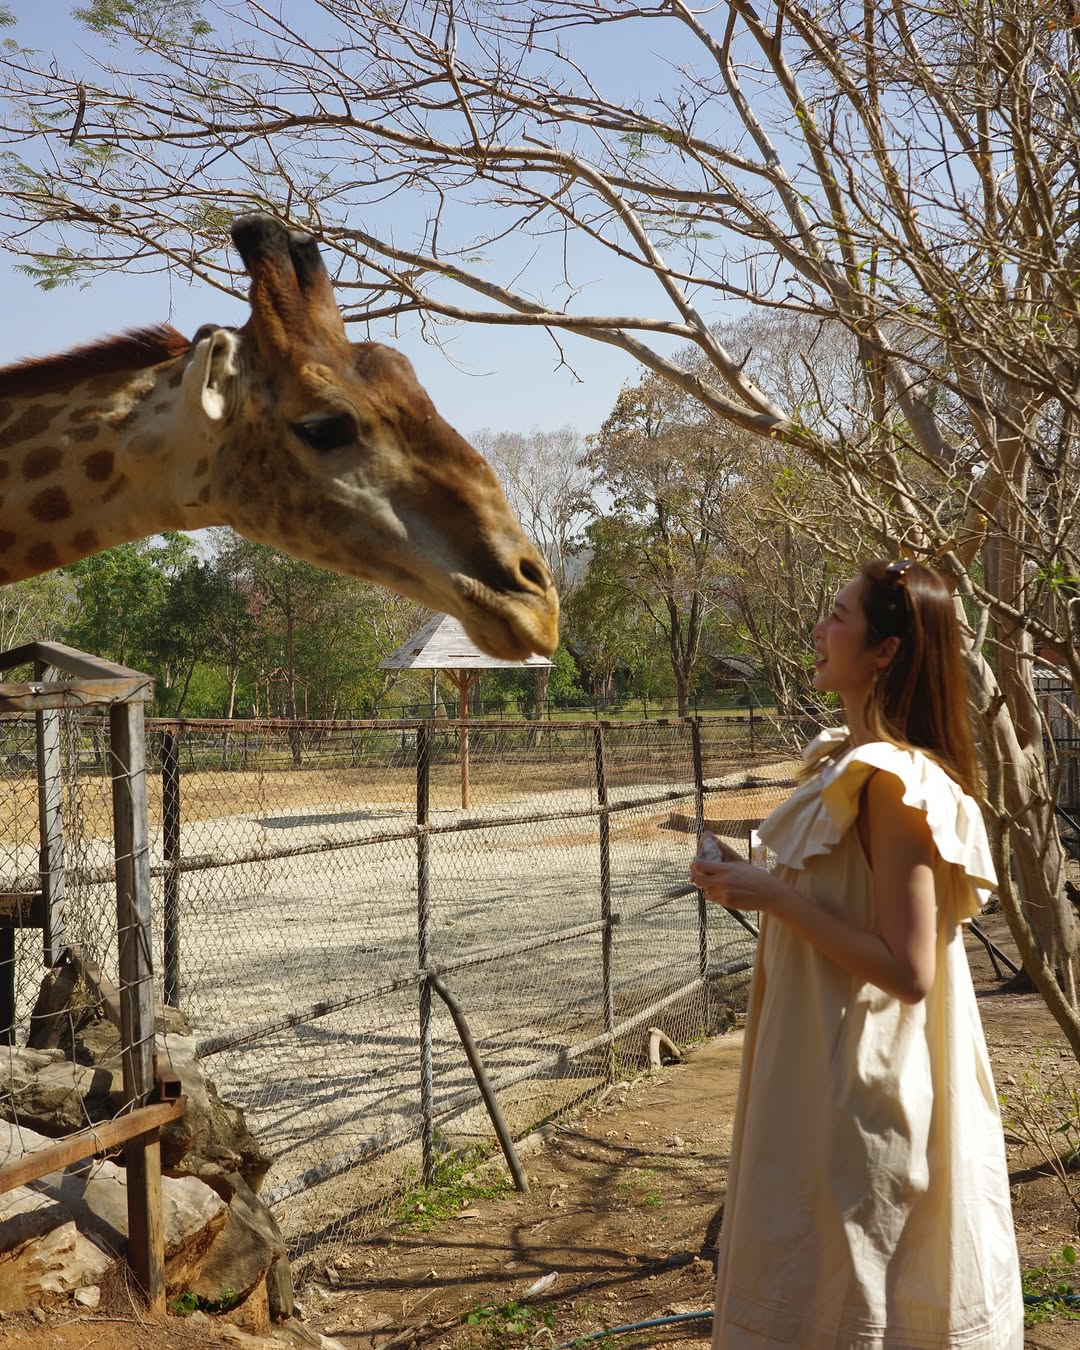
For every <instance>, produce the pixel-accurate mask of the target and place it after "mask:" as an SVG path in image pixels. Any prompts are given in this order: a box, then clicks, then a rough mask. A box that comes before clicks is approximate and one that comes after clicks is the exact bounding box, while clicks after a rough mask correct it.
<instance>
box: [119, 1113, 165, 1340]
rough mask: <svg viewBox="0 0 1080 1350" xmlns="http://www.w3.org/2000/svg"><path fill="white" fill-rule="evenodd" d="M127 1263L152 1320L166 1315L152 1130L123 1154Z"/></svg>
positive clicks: (156, 1144) (156, 1137) (157, 1139)
mask: <svg viewBox="0 0 1080 1350" xmlns="http://www.w3.org/2000/svg"><path fill="white" fill-rule="evenodd" d="M124 1162H125V1166H126V1170H127V1208H128V1244H127V1259H128V1265H129V1266H130V1267H131V1272H132V1274H133V1275H134V1276H135V1279H136V1280H137V1281H138V1284H139V1287H140V1288H141V1289H142V1291H143V1295H144V1296H145V1298H146V1303H147V1307H148V1309H149V1311H150V1313H151V1314H152V1315H153V1316H156V1317H161V1316H163V1315H164V1313H165V1223H164V1220H163V1218H162V1214H161V1135H160V1133H159V1131H158V1130H156V1129H155V1130H152V1131H150V1132H149V1133H148V1134H144V1135H142V1136H140V1137H139V1138H137V1139H133V1140H132V1141H131V1143H129V1144H128V1146H127V1148H126V1149H125V1150H124Z"/></svg>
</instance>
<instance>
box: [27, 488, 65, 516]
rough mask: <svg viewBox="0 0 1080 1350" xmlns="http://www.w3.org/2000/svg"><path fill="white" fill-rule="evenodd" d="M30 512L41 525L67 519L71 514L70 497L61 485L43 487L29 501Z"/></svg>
mask: <svg viewBox="0 0 1080 1350" xmlns="http://www.w3.org/2000/svg"><path fill="white" fill-rule="evenodd" d="M30 514H31V515H32V516H33V517H34V519H35V520H40V521H41V523H42V524H43V525H52V524H53V523H54V522H56V521H58V520H67V518H68V516H70V515H71V498H70V497H69V496H68V495H67V493H66V492H65V491H64V489H63V488H62V487H49V488H45V489H44V490H43V491H42V492H39V493H38V494H37V496H36V497H35V498H34V500H33V501H32V502H31V503H30Z"/></svg>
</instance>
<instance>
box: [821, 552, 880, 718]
mask: <svg viewBox="0 0 1080 1350" xmlns="http://www.w3.org/2000/svg"><path fill="white" fill-rule="evenodd" d="M867 584H868V583H867V582H866V581H865V580H864V579H863V578H862V577H856V578H855V579H854V580H853V581H849V582H848V584H847V585H846V586H845V587H844V588H843V590H841V591H839V592H837V596H836V599H835V600H834V601H833V606H832V609H831V610H830V611H829V613H828V614H826V615H825V617H824V618H823V619H822V620H821V622H820V623H818V624H816V625H815V627H814V650H815V652H816V653H817V658H818V659H817V661H816V662H815V663H814V680H813V683H814V688H815V689H821V690H823V691H827V692H829V693H833V694H839V695H840V696H841V697H842V698H843V700H844V702H845V703H847V704H848V705H849V706H861V705H862V703H863V702H864V701H865V699H866V696H867V695H868V694H869V692H870V686H871V685H872V684H873V680H874V672H875V671H876V670H879V669H881V667H882V665H883V662H882V655H881V646H880V644H879V645H876V646H873V647H868V646H867V645H866V611H865V610H864V609H863V606H862V592H863V588H864V587H865V586H866V585H867ZM885 664H887V663H885Z"/></svg>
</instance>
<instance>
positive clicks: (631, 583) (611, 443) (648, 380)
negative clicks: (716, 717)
mask: <svg viewBox="0 0 1080 1350" xmlns="http://www.w3.org/2000/svg"><path fill="white" fill-rule="evenodd" d="M586 464H587V466H588V467H589V469H590V471H591V472H592V475H593V489H594V492H602V493H603V494H604V497H605V498H606V499H609V500H605V502H604V504H603V506H602V507H601V506H596V507H595V508H594V510H595V511H596V515H597V518H596V520H595V521H594V523H593V525H592V526H591V527H590V530H589V541H590V545H591V549H592V553H591V558H590V562H589V570H590V572H591V574H592V583H593V590H595V589H596V588H597V587H598V586H600V585H607V586H609V587H610V588H612V589H613V590H614V591H615V592H616V593H618V594H621V595H622V597H623V599H624V602H625V603H627V604H630V605H633V606H636V607H637V608H638V609H640V610H642V611H643V612H644V613H646V614H647V615H648V616H649V618H650V619H651V621H652V623H653V625H655V629H656V631H657V632H659V633H660V634H662V635H663V639H664V642H665V645H666V647H667V650H668V656H669V660H670V662H671V670H672V674H673V676H674V679H675V688H676V691H677V697H678V701H679V711H680V713H681V714H682V715H685V714H686V712H687V711H688V709H689V700H690V690H691V688H692V687H693V683H694V679H695V677H696V674H697V663H698V657H699V654H700V648H701V638H702V634H703V632H704V628H705V623H706V619H707V617H708V614H709V612H710V610H711V609H712V607H713V606H714V605H715V604H716V602H717V599H718V596H719V587H720V580H721V576H722V570H723V568H722V560H721V558H720V556H719V555H718V545H719V543H720V541H721V533H720V528H721V520H722V514H723V509H724V499H725V494H726V492H727V490H728V488H729V486H730V484H731V481H732V476H733V473H734V472H735V469H736V465H737V444H736V440H735V438H734V437H733V436H732V435H731V433H730V431H729V430H728V429H727V428H726V427H725V426H724V424H723V423H722V422H720V421H718V419H716V418H714V417H712V416H711V415H710V414H709V413H708V411H707V410H706V409H703V408H702V407H701V405H700V403H697V402H696V401H695V400H692V399H689V398H687V396H686V395H685V394H684V393H683V392H682V391H681V390H679V389H675V388H673V387H672V386H671V385H670V384H667V383H665V382H664V381H662V380H658V379H656V378H655V376H652V375H645V376H644V377H643V378H642V379H641V380H640V382H639V383H638V384H636V385H633V386H631V387H629V388H627V389H624V390H623V392H622V393H621V394H620V395H619V398H618V400H617V402H616V404H615V407H614V409H613V410H612V412H611V414H610V416H609V417H608V418H607V420H606V421H605V422H604V425H603V426H602V427H601V429H600V431H599V432H598V433H597V435H596V436H595V437H592V438H591V439H590V444H589V451H588V454H587V456H586Z"/></svg>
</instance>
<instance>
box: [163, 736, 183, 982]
mask: <svg viewBox="0 0 1080 1350" xmlns="http://www.w3.org/2000/svg"><path fill="white" fill-rule="evenodd" d="M178 739H179V737H178V733H177V732H174V731H163V732H162V733H161V826H162V829H161V834H162V838H161V856H162V861H163V862H164V864H165V869H164V870H165V926H164V934H163V948H164V951H163V957H164V962H165V972H164V973H165V988H164V1000H165V1006H166V1007H168V1008H179V1006H180V749H179V745H178Z"/></svg>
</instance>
